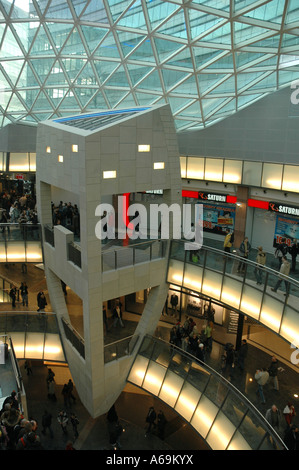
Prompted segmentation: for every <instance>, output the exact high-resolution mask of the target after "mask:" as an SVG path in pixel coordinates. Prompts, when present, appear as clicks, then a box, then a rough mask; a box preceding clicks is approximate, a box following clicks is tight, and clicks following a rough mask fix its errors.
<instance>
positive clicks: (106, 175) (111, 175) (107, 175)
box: [103, 170, 116, 180]
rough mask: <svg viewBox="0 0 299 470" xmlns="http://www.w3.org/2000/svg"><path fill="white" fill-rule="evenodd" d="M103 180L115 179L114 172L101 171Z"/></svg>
mask: <svg viewBox="0 0 299 470" xmlns="http://www.w3.org/2000/svg"><path fill="white" fill-rule="evenodd" d="M103 178H104V179H105V180H106V179H110V178H116V171H115V170H113V171H103Z"/></svg>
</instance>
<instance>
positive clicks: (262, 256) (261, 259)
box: [255, 246, 267, 284]
mask: <svg viewBox="0 0 299 470" xmlns="http://www.w3.org/2000/svg"><path fill="white" fill-rule="evenodd" d="M266 258H267V257H266V253H265V252H264V251H263V247H262V246H259V247H258V252H257V256H256V262H257V264H258V265H259V266H257V267H256V268H255V277H256V283H257V284H262V281H263V266H265V264H266Z"/></svg>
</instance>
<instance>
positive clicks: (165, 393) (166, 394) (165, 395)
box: [159, 370, 184, 408]
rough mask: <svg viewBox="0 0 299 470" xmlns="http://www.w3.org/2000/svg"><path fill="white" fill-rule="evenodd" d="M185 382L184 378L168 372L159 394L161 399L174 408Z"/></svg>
mask: <svg viewBox="0 0 299 470" xmlns="http://www.w3.org/2000/svg"><path fill="white" fill-rule="evenodd" d="M183 382H184V380H183V379H182V377H179V376H178V375H177V374H174V373H173V372H170V371H169V370H168V371H167V374H166V376H165V379H164V382H163V385H162V388H161V390H160V393H159V398H160V399H161V400H163V401H165V402H166V403H167V404H168V405H169V406H171V407H172V408H173V407H174V405H175V403H176V401H177V399H178V396H179V393H180V391H181V388H182V386H183Z"/></svg>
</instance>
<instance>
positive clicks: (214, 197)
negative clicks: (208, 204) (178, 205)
mask: <svg viewBox="0 0 299 470" xmlns="http://www.w3.org/2000/svg"><path fill="white" fill-rule="evenodd" d="M198 199H201V200H203V201H214V202H226V195H225V194H213V193H201V192H199V193H198Z"/></svg>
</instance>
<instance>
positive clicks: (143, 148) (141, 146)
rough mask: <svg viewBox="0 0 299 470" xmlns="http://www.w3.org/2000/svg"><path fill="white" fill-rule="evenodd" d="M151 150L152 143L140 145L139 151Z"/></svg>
mask: <svg viewBox="0 0 299 470" xmlns="http://www.w3.org/2000/svg"><path fill="white" fill-rule="evenodd" d="M150 151H151V146H150V145H144V144H141V145H138V152H150Z"/></svg>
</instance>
